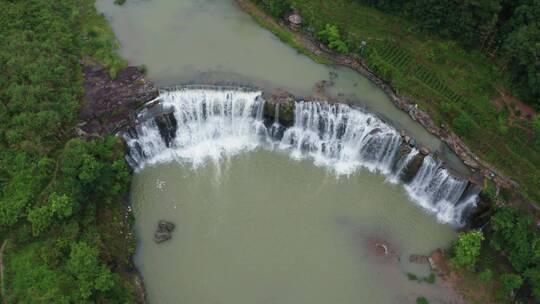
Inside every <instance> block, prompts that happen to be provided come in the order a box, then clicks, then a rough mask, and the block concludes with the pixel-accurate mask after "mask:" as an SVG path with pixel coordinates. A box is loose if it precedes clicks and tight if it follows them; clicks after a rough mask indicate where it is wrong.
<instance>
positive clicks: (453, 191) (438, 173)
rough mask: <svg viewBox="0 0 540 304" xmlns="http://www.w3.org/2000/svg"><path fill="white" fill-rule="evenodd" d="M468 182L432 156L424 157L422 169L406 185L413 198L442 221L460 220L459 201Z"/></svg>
mask: <svg viewBox="0 0 540 304" xmlns="http://www.w3.org/2000/svg"><path fill="white" fill-rule="evenodd" d="M466 187H467V182H466V181H463V180H459V179H457V178H455V177H453V176H452V175H450V173H449V172H448V170H447V169H445V168H443V167H441V163H440V162H438V161H436V160H435V159H433V158H432V157H431V156H427V157H425V158H424V161H423V163H422V166H421V167H420V170H419V171H418V173H417V174H416V176H415V177H414V179H413V180H412V182H411V183H410V184H408V185H406V186H405V188H406V189H407V192H408V194H409V195H410V196H411V198H412V199H413V200H415V201H417V202H418V203H420V205H421V206H422V207H424V208H426V209H428V210H430V211H432V212H433V213H435V214H437V218H438V219H439V220H440V221H441V222H450V223H451V222H459V221H460V220H461V214H460V213H459V212H456V211H457V207H458V201H459V199H460V198H461V196H462V195H463V193H464V191H465V188H466Z"/></svg>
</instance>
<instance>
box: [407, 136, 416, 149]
mask: <svg viewBox="0 0 540 304" xmlns="http://www.w3.org/2000/svg"><path fill="white" fill-rule="evenodd" d="M408 143H409V146H410V147H411V148H414V147H416V139H414V138H411V139H409V141H408Z"/></svg>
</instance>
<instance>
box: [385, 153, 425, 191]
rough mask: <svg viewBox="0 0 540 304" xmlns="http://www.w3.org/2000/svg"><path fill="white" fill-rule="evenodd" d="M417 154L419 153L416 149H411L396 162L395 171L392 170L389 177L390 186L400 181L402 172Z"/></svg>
mask: <svg viewBox="0 0 540 304" xmlns="http://www.w3.org/2000/svg"><path fill="white" fill-rule="evenodd" d="M418 153H419V152H418V150H417V149H411V151H410V152H409V153H407V155H405V156H404V157H402V158H401V159H399V160H398V161H397V162H396V166H395V168H396V169H395V170H394V172H393V174H392V175H390V177H389V178H388V181H389V182H391V183H392V184H397V183H398V182H399V181H400V179H401V176H402V175H403V171H404V170H405V169H406V168H407V166H409V164H410V163H411V162H412V160H413V159H414V158H415V157H416V156H417V155H418Z"/></svg>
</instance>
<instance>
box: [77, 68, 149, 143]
mask: <svg viewBox="0 0 540 304" xmlns="http://www.w3.org/2000/svg"><path fill="white" fill-rule="evenodd" d="M84 65H85V68H84V88H85V98H84V104H83V105H82V107H81V109H80V110H79V117H80V119H81V120H82V121H83V122H82V123H81V124H80V125H79V129H80V130H81V131H83V132H84V133H82V132H80V131H77V132H78V133H80V134H87V135H93V136H96V135H107V134H111V133H115V132H116V131H118V130H119V129H121V128H123V127H125V126H127V125H129V124H131V123H132V122H133V121H134V115H135V113H136V111H137V109H139V107H140V106H141V105H142V104H144V103H145V102H147V101H150V100H152V99H155V98H156V97H157V96H158V90H157V88H156V87H155V86H154V85H153V84H152V83H151V82H149V81H147V80H146V79H145V76H144V74H143V73H142V72H141V71H139V69H138V68H137V67H127V68H125V69H122V70H120V71H119V72H118V74H117V75H116V78H114V79H112V78H111V76H110V75H109V71H108V70H107V69H106V68H105V67H103V66H102V65H101V64H99V63H97V62H94V61H91V60H85V62H84Z"/></svg>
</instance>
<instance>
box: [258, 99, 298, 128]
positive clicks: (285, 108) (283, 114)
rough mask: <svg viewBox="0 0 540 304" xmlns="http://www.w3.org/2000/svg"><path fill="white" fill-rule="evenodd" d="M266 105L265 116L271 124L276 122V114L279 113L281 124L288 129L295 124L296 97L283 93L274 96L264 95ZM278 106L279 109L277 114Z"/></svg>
mask: <svg viewBox="0 0 540 304" xmlns="http://www.w3.org/2000/svg"><path fill="white" fill-rule="evenodd" d="M263 98H264V99H265V101H266V103H265V104H264V114H265V115H264V116H265V119H267V120H268V123H269V124H272V123H273V122H274V120H275V117H276V113H278V112H279V114H278V115H279V123H280V124H281V125H282V126H284V127H286V128H288V127H290V126H292V125H293V123H294V106H295V102H296V99H297V98H296V97H295V96H294V95H292V94H290V93H287V92H284V91H281V92H277V93H274V94H263ZM276 105H277V106H278V107H279V109H278V112H276Z"/></svg>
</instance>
